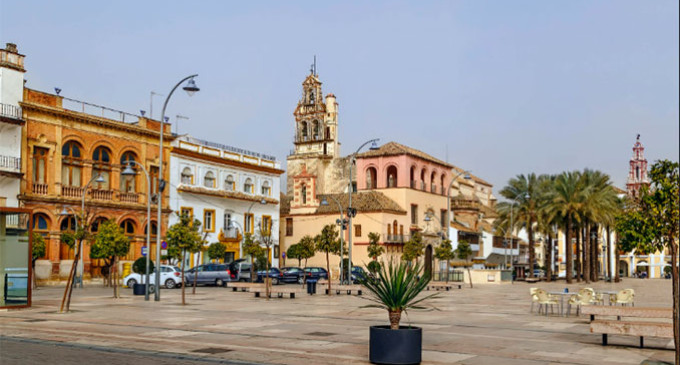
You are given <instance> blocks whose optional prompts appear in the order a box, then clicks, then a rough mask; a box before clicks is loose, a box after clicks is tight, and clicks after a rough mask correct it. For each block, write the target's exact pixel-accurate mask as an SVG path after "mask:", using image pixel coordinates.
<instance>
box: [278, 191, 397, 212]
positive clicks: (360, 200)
mask: <svg viewBox="0 0 680 365" xmlns="http://www.w3.org/2000/svg"><path fill="white" fill-rule="evenodd" d="M324 198H326V200H327V201H328V205H320V206H319V207H318V208H317V209H316V211H315V212H314V214H336V213H339V209H340V208H339V207H338V204H337V203H336V202H335V200H333V198H335V199H337V200H338V202H339V203H340V206H341V207H342V210H343V213H345V214H346V211H347V207H348V206H349V204H348V203H349V197H348V196H347V194H345V193H341V194H319V195H317V199H318V200H319V201H322V200H323V199H324ZM292 199H293V198H292V196H290V195H282V196H281V209H280V214H281V215H286V214H290V202H291V200H292ZM352 208H355V209H356V210H357V212H358V213H362V212H364V213H367V212H389V213H395V214H406V211H405V210H403V209H402V208H401V207H400V206H399V204H397V203H396V202H395V201H394V200H392V199H390V198H388V197H387V196H386V195H385V194H383V193H381V192H377V191H360V192H358V193H354V194H352Z"/></svg>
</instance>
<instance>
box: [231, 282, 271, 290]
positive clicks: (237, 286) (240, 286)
mask: <svg viewBox="0 0 680 365" xmlns="http://www.w3.org/2000/svg"><path fill="white" fill-rule="evenodd" d="M227 288H231V290H232V291H242V292H246V291H252V289H257V288H264V284H262V283H241V282H233V283H232V282H228V283H227Z"/></svg>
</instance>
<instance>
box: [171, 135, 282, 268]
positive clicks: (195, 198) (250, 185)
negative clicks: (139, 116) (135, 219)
mask: <svg viewBox="0 0 680 365" xmlns="http://www.w3.org/2000/svg"><path fill="white" fill-rule="evenodd" d="M283 172H284V171H283V170H281V169H280V163H278V162H276V160H275V158H274V157H272V156H266V155H263V154H260V153H256V152H251V151H247V150H243V149H239V148H234V147H231V146H226V145H222V144H218V143H213V142H208V141H203V140H199V139H196V138H193V137H189V136H180V137H178V138H177V139H176V140H175V141H174V142H173V148H172V151H171V154H170V208H171V209H172V210H173V211H174V213H173V214H171V215H170V219H169V224H170V225H172V224H174V223H177V222H178V221H179V216H180V215H181V214H182V213H186V214H188V215H190V216H193V217H194V218H196V219H198V220H200V221H201V224H202V225H201V231H202V232H203V233H204V234H205V235H206V241H207V245H210V244H211V243H214V242H218V241H219V242H222V243H224V244H225V245H226V246H227V255H226V257H225V261H226V262H231V261H233V260H236V259H238V258H240V257H242V256H243V252H242V247H241V242H242V239H243V233H244V231H245V232H246V233H252V234H253V235H254V236H255V237H256V238H259V237H260V234H261V232H262V231H265V232H267V231H269V232H272V233H271V240H272V243H271V253H270V256H271V258H270V259H271V262H272V266H274V267H277V266H278V264H279V263H278V257H279V237H278V232H279V197H280V179H281V178H280V175H281V174H282V173H283ZM265 203H266V204H265ZM207 245H206V247H207ZM263 247H264V245H263ZM210 260H211V258H209V257H207V254H201V255H194V256H193V257H192V258H189V259H188V260H187V263H188V264H189V266H190V267H192V266H194V265H197V264H201V263H206V262H209V261H210Z"/></svg>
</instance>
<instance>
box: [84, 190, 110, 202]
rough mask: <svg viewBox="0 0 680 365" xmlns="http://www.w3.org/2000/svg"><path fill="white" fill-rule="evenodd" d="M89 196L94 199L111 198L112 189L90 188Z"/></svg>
mask: <svg viewBox="0 0 680 365" xmlns="http://www.w3.org/2000/svg"><path fill="white" fill-rule="evenodd" d="M90 196H91V197H92V199H95V200H113V191H111V190H98V189H92V190H90Z"/></svg>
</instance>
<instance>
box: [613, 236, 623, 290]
mask: <svg viewBox="0 0 680 365" xmlns="http://www.w3.org/2000/svg"><path fill="white" fill-rule="evenodd" d="M614 260H615V261H616V263H615V265H614V282H615V283H618V282H619V281H621V276H620V275H619V264H620V262H621V252H620V251H619V234H618V233H616V241H615V242H614Z"/></svg>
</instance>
